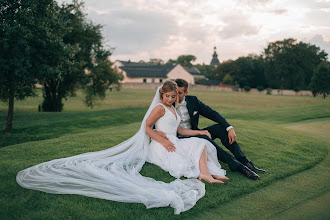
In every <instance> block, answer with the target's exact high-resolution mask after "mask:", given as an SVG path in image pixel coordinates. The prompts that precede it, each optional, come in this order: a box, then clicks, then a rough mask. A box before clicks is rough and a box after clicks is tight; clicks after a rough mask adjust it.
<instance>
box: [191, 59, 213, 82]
mask: <svg viewBox="0 0 330 220" xmlns="http://www.w3.org/2000/svg"><path fill="white" fill-rule="evenodd" d="M194 67H196V68H197V69H198V70H199V71H200V72H201V73H203V74H204V75H205V76H206V77H207V78H211V77H212V72H213V71H214V70H215V66H213V65H205V64H204V63H203V64H202V65H201V64H196V65H194Z"/></svg>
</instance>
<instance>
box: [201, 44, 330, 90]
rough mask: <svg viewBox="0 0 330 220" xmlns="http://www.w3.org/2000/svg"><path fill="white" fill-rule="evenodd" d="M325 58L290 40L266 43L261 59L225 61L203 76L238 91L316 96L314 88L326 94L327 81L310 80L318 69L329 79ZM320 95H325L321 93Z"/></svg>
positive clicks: (309, 46) (320, 52)
mask: <svg viewBox="0 0 330 220" xmlns="http://www.w3.org/2000/svg"><path fill="white" fill-rule="evenodd" d="M327 56H328V54H327V53H326V52H325V51H324V50H321V49H320V48H319V47H317V46H315V45H312V44H309V43H304V42H301V41H300V42H299V41H297V40H296V39H292V38H289V39H284V40H280V41H276V42H272V43H269V44H268V46H267V48H265V49H264V51H263V52H262V53H261V54H260V55H248V56H245V57H239V58H238V59H236V60H227V61H224V62H222V63H221V65H220V66H218V67H216V68H214V69H211V70H210V71H208V72H206V76H207V77H208V78H209V79H216V80H221V81H223V82H224V84H232V85H237V86H239V87H240V88H244V87H248V88H258V89H259V90H262V89H265V88H272V89H290V90H295V91H299V90H312V92H313V93H314V94H315V95H316V93H317V91H316V90H317V88H316V87H320V86H321V84H323V85H324V87H327V93H329V89H330V84H329V79H328V80H326V81H324V82H323V83H321V82H319V83H315V82H314V83H312V80H313V76H314V80H315V79H316V78H320V77H318V75H319V73H318V72H319V71H320V70H321V69H322V70H323V72H324V73H323V75H324V76H323V78H324V79H325V78H329V77H330V75H329V74H330V69H329V61H327ZM326 69H327V71H326ZM321 94H323V95H324V94H325V93H324V91H323V92H321Z"/></svg>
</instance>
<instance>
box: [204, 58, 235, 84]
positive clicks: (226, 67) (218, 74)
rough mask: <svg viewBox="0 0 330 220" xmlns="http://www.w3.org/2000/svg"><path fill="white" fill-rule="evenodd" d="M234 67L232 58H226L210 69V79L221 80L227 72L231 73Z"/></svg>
mask: <svg viewBox="0 0 330 220" xmlns="http://www.w3.org/2000/svg"><path fill="white" fill-rule="evenodd" d="M236 69H237V66H236V65H235V62H234V61H233V60H226V61H224V62H222V63H221V64H220V66H218V67H217V68H215V69H214V70H213V71H212V73H211V75H210V79H213V80H220V81H222V80H223V78H224V77H225V76H226V75H227V74H229V75H232V73H233V72H235V71H236Z"/></svg>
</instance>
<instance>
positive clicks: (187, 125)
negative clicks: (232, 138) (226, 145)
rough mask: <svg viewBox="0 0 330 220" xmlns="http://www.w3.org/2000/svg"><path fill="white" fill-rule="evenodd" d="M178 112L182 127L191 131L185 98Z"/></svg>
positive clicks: (179, 105)
mask: <svg viewBox="0 0 330 220" xmlns="http://www.w3.org/2000/svg"><path fill="white" fill-rule="evenodd" d="M177 112H178V114H179V115H180V117H181V121H180V126H181V127H182V128H185V129H191V121H190V116H189V112H188V108H187V102H186V97H184V98H183V100H182V102H181V103H178V108H177ZM194 115H195V114H194ZM232 128H233V126H229V127H227V128H226V130H227V131H229V129H232Z"/></svg>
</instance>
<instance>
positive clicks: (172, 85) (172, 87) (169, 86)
mask: <svg viewBox="0 0 330 220" xmlns="http://www.w3.org/2000/svg"><path fill="white" fill-rule="evenodd" d="M172 91H174V92H176V101H175V104H176V103H178V98H179V96H178V85H177V84H176V82H174V81H173V80H167V81H165V82H164V84H163V86H162V88H160V89H159V95H160V99H161V100H163V94H164V93H167V92H172Z"/></svg>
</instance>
